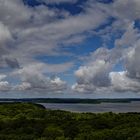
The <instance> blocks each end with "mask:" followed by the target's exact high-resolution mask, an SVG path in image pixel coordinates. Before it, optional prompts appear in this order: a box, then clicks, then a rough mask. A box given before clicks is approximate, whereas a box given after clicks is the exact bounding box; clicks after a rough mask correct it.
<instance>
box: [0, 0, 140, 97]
mask: <svg viewBox="0 0 140 140" xmlns="http://www.w3.org/2000/svg"><path fill="white" fill-rule="evenodd" d="M139 6H140V2H139V1H138V0H133V1H130V0H123V1H122V0H10V1H8V0H5V1H3V0H0V46H1V47H0V60H1V63H0V95H1V97H4V96H5V97H14V98H16V97H18V98H19V97H21V98H22V97H73V98H75V97H79V98H82V97H84V98H98V97H106V98H111V97H114V98H116V97H139V93H140V67H139V60H140V56H139V53H140V47H139V46H140V44H139V43H140V32H139V30H140V16H139V15H140V10H139Z"/></svg>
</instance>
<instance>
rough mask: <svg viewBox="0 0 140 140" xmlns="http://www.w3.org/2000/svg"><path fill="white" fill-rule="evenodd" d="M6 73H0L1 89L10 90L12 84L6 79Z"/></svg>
mask: <svg viewBox="0 0 140 140" xmlns="http://www.w3.org/2000/svg"><path fill="white" fill-rule="evenodd" d="M6 77H7V76H6V75H0V91H8V90H10V89H11V86H10V84H9V82H8V81H5V78H6Z"/></svg>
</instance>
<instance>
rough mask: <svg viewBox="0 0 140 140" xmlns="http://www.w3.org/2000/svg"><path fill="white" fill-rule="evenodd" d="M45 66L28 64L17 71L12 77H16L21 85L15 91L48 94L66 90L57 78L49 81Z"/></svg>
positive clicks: (64, 84) (63, 82) (62, 82)
mask: <svg viewBox="0 0 140 140" xmlns="http://www.w3.org/2000/svg"><path fill="white" fill-rule="evenodd" d="M45 68H46V65H45V64H43V63H38V64H36V63H35V64H30V65H29V66H27V67H24V68H22V69H19V70H17V71H15V72H14V73H13V75H14V76H18V77H19V78H20V79H21V81H22V83H21V84H19V85H17V86H16V87H15V89H17V90H44V91H46V93H48V92H62V91H63V90H65V89H66V88H67V84H66V82H65V81H62V80H61V79H60V78H59V77H55V78H53V79H51V78H50V77H47V76H46V75H45V74H43V73H44V72H45V70H44V69H45Z"/></svg>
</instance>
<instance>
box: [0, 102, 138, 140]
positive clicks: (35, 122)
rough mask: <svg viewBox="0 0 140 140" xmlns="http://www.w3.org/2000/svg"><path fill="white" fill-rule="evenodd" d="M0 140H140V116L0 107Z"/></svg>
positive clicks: (24, 105)
mask: <svg viewBox="0 0 140 140" xmlns="http://www.w3.org/2000/svg"><path fill="white" fill-rule="evenodd" d="M0 140H140V114H139V113H120V114H114V113H111V112H109V113H104V114H93V113H71V112H66V111H60V110H56V111H55V110H46V109H44V107H42V106H41V105H36V104H31V103H9V104H0Z"/></svg>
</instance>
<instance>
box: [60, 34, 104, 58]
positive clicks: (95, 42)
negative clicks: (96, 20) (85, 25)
mask: <svg viewBox="0 0 140 140" xmlns="http://www.w3.org/2000/svg"><path fill="white" fill-rule="evenodd" d="M102 44H103V42H102V38H101V37H100V36H96V35H93V36H90V37H88V38H87V39H85V40H84V41H83V42H82V43H80V44H73V45H69V46H67V47H65V46H62V50H63V51H65V52H69V53H72V54H74V55H76V56H84V55H87V54H89V53H90V52H93V51H95V50H96V49H97V48H99V47H101V46H102Z"/></svg>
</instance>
